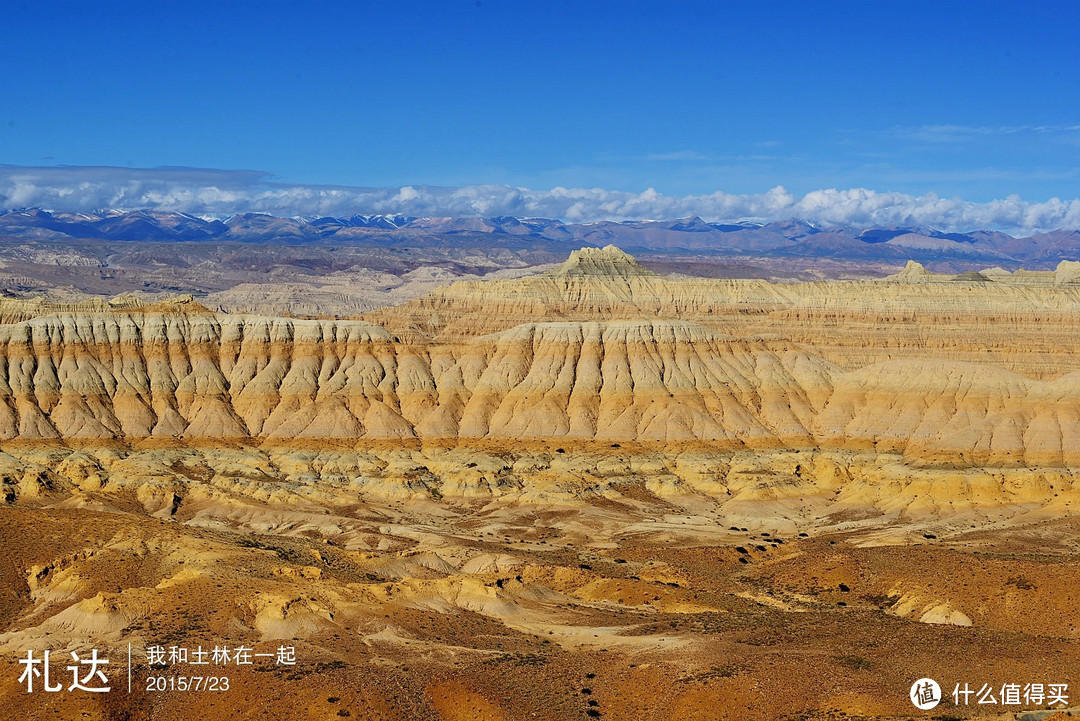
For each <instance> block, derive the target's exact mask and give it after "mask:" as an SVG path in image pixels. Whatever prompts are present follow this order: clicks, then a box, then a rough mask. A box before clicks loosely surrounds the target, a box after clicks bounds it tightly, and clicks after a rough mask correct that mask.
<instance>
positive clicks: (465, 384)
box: [0, 311, 1080, 465]
mask: <svg viewBox="0 0 1080 721" xmlns="http://www.w3.org/2000/svg"><path fill="white" fill-rule="evenodd" d="M1078 377H1080V376H1078V375H1077V374H1075V373H1074V374H1069V375H1065V376H1062V377H1059V378H1057V379H1051V380H1043V381H1040V380H1033V379H1031V378H1027V377H1025V376H1021V375H1018V374H1016V373H1013V372H1011V371H1008V370H1005V369H1002V368H997V367H993V366H989V365H980V364H973V363H964V362H956V361H949V362H945V361H940V360H936V359H925V360H911V359H898V360H891V361H882V362H879V363H876V364H873V365H870V366H867V367H864V368H860V369H855V370H844V369H842V368H840V367H838V366H836V365H835V364H832V363H830V362H828V361H827V360H825V359H823V358H821V357H819V356H817V355H815V354H814V353H813V352H811V351H807V350H802V349H799V348H797V347H795V346H794V345H793V344H790V343H786V342H783V341H778V340H752V339H751V340H739V339H734V338H731V337H728V336H723V335H720V334H718V333H716V332H714V331H712V330H710V329H708V328H706V327H704V326H701V325H698V324H694V323H686V322H678V321H644V320H633V321H606V322H585V323H582V322H551V323H526V324H522V325H519V326H516V327H514V328H511V329H509V330H507V331H503V332H500V333H496V334H492V335H487V336H480V337H476V338H471V339H460V340H457V341H447V342H444V343H438V342H436V343H430V342H428V343H419V344H410V343H407V342H402V341H401V340H399V339H397V338H395V337H393V336H391V334H390V333H389V332H388V331H386V330H385V329H383V328H381V327H379V326H376V325H373V324H370V323H365V322H361V321H317V320H292V319H269V318H259V317H250V316H222V315H214V314H208V313H201V314H190V315H184V314H177V313H148V312H128V311H124V312H111V313H82V314H71V315H58V316H48V317H43V318H37V319H34V320H31V321H27V322H23V323H18V324H12V325H6V326H0V438H2V439H5V440H13V439H18V440H40V439H63V440H66V439H81V440H92V439H116V440H120V441H124V442H129V443H130V442H134V441H138V440H140V439H145V438H178V439H187V440H195V439H201V440H215V439H216V440H233V441H235V440H245V441H263V440H278V441H291V440H297V439H305V440H312V441H315V440H341V441H365V440H379V439H395V438H416V439H421V440H441V441H469V440H486V441H504V442H506V443H513V442H515V441H534V440H535V441H544V440H560V439H567V440H577V441H607V442H613V441H616V442H618V441H626V442H660V443H671V442H698V443H705V444H710V445H711V446H712V447H714V448H741V447H793V448H800V447H812V446H819V447H824V448H876V449H878V450H881V451H888V452H896V453H907V454H909V455H911V456H912V457H914V458H919V459H922V460H940V461H947V462H953V463H955V462H966V463H972V464H975V463H977V464H988V463H989V464H1005V465H1008V464H1015V463H1021V462H1032V463H1053V464H1059V465H1060V464H1068V463H1071V462H1073V460H1074V459H1076V458H1078V452H1080V449H1078V447H1077V445H1076V440H1075V439H1076V438H1078V437H1080V434H1077V433H1076V431H1077V430H1078V429H1080V426H1078V424H1080V381H1078V380H1077V378H1078Z"/></svg>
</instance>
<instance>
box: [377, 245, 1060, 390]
mask: <svg viewBox="0 0 1080 721" xmlns="http://www.w3.org/2000/svg"><path fill="white" fill-rule="evenodd" d="M583 252H584V251H582V252H579V253H578V254H577V255H575V257H573V258H571V259H570V260H568V261H567V262H566V263H564V264H563V265H562V266H561V267H559V268H556V269H554V270H552V271H549V272H546V273H543V274H539V275H535V276H530V277H527V278H521V279H517V280H506V281H492V282H459V283H455V284H453V285H451V286H448V287H445V288H441V289H439V290H436V291H434V292H432V293H431V294H430V295H427V296H425V297H423V298H419V299H417V300H413V301H410V302H408V303H405V304H404V305H401V306H397V307H394V308H385V309H380V310H378V311H375V312H373V313H371V314H369V315H367V316H364V317H365V318H366V319H367V320H370V321H372V322H375V323H378V324H380V325H383V326H384V327H387V328H389V329H391V330H392V332H394V333H395V334H396V335H398V336H400V337H402V338H407V339H409V340H411V341H416V342H419V341H427V340H434V341H435V342H456V341H459V340H461V339H467V338H472V337H476V336H478V335H482V334H485V333H494V332H498V331H503V330H507V329H509V328H512V327H514V326H516V325H519V324H521V323H527V322H531V321H536V320H541V319H542V320H556V319H558V320H574V321H596V320H613V319H640V318H647V319H650V320H679V321H692V322H694V323H698V324H701V325H704V326H706V327H709V328H712V329H713V330H715V331H717V332H719V333H723V334H727V335H733V336H736V337H740V338H747V337H759V336H770V337H778V338H783V339H785V340H787V341H789V342H791V343H793V344H797V345H798V346H801V347H805V348H807V349H808V350H811V351H812V352H813V353H815V354H818V355H821V356H822V357H824V358H826V359H827V360H829V361H830V362H832V363H835V364H837V365H839V366H842V367H844V368H847V369H851V370H853V369H856V368H859V367H862V366H865V365H869V364H872V363H876V362H879V361H882V360H888V359H892V358H911V359H925V358H927V357H935V358H939V359H943V360H950V361H969V362H976V363H991V364H993V365H997V366H1001V367H1005V368H1008V369H1009V370H1012V371H1015V372H1018V373H1021V374H1023V375H1027V376H1031V377H1037V378H1053V377H1055V376H1058V375H1061V374H1062V373H1064V372H1068V371H1073V370H1080V355H1078V354H1076V353H1075V352H1073V349H1074V348H1076V347H1077V345H1078V344H1080V285H1078V284H1074V283H1068V282H1058V281H1060V280H1062V279H1064V278H1065V276H1066V275H1067V269H1063V270H1059V273H1058V275H1059V276H1061V277H1060V278H1059V279H1057V280H1056V279H1055V275H1054V273H1049V272H1046V273H1035V272H1032V273H1028V274H1026V275H1025V274H1024V272H1023V271H1017V272H1016V273H1013V274H1006V275H1007V276H1008V278H1005V279H1002V278H1001V277H1000V276H998V277H997V279H996V280H995V278H994V274H993V271H992V269H991V270H988V271H987V272H989V273H990V274H991V275H990V276H985V275H984V276H983V279H982V280H979V279H965V278H963V277H959V278H958V277H957V276H935V275H932V274H927V273H926V272H925V269H922V270H920V268H921V266H919V265H918V264H917V263H913V264H910V265H909V266H908V268H907V270H906V271H905V273H903V274H901V276H900V277H896V278H891V279H883V280H858V281H821V282H813V283H794V284H778V283H770V282H768V281H764V280H731V279H707V278H686V277H666V276H660V275H656V274H652V273H649V272H648V271H647V270H646V269H644V268H641V267H640V266H638V265H637V264H636V263H634V262H633V260H632V259H629V260H628V258H629V256H626V254H624V253H622V252H621V251H618V250H617V249H614V248H605V249H603V250H595V249H589V250H588V251H587V253H586V254H585V255H582V253H583ZM600 258H603V260H600ZM938 281H940V282H938Z"/></svg>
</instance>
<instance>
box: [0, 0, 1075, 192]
mask: <svg viewBox="0 0 1080 721" xmlns="http://www.w3.org/2000/svg"><path fill="white" fill-rule="evenodd" d="M1078 7H1080V6H1077V5H1076V4H1075V3H1068V2H1039V3H1006V2H971V3H950V2H942V1H938V2H933V3H921V2H852V3H808V2H805V1H804V2H741V3H724V2H712V3H692V2H682V3H679V2H675V3H659V2H657V3H643V2H626V1H624V2H610V3H608V2H584V1H582V0H576V1H574V2H543V3H541V2H496V1H495V0H481V1H480V2H477V1H476V0H469V1H468V2H459V1H457V0H443V1H440V2H369V3H310V2H296V3H284V2H277V3H275V2H270V3H230V2H213V3H199V2H185V3H180V2H138V3H134V2H131V3H128V2H9V3H6V10H5V16H6V17H5V20H4V22H3V23H0V70H2V71H3V77H4V78H5V80H6V83H5V86H6V92H5V93H4V94H3V98H2V99H0V163H2V164H5V165H9V166H43V165H45V166H50V165H76V166H120V167H133V168H155V167H160V166H187V167H198V168H219V169H247V170H259V171H264V172H267V173H270V174H271V175H272V176H273V178H274V179H275V180H276V181H280V182H283V183H293V184H332V185H350V186H365V187H384V186H387V187H399V186H402V185H424V184H429V185H445V186H459V185H468V184H478V183H490V184H505V185H510V186H524V187H528V188H534V189H550V188H554V187H557V186H563V187H571V188H594V187H597V188H605V189H608V190H611V191H625V192H631V193H639V192H641V191H643V190H645V189H647V188H655V189H656V190H657V191H658V192H660V193H662V194H667V195H671V196H685V195H697V194H706V193H712V192H714V191H724V192H727V193H741V194H755V193H764V192H766V191H768V190H769V189H770V188H774V187H775V186H778V185H782V186H783V187H784V188H785V189H786V190H787V191H789V192H791V193H794V194H796V195H802V194H805V193H808V192H810V191H813V190H817V189H824V188H869V189H873V190H876V191H879V192H883V191H895V192H900V193H907V194H912V195H923V194H926V193H936V194H938V195H940V196H944V197H954V196H959V197H962V198H963V199H964V200H966V201H974V202H983V201H988V200H991V199H995V198H1004V197H1006V196H1008V195H1010V194H1018V195H1019V196H1021V197H1022V198H1023V199H1024V200H1030V201H1042V200H1046V199H1048V198H1052V197H1060V198H1076V197H1078V196H1080V163H1078V158H1080V72H1078V68H1080V43H1077V42H1076V38H1075V32H1076V31H1075V28H1076V27H1078V26H1080V22H1078V21H1080V10H1078V9H1077V8H1078Z"/></svg>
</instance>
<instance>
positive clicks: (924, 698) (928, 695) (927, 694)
mask: <svg viewBox="0 0 1080 721" xmlns="http://www.w3.org/2000/svg"><path fill="white" fill-rule="evenodd" d="M908 695H909V696H910V697H911V703H913V704H915V708H917V709H921V710H922V711H928V710H930V709H932V708H934V707H935V706H937V705H938V704H939V703H941V687H940V686H938V683H937V681H935V680H934V679H932V678H920V679H919V680H918V681H916V682H915V683H913V684H911V693H910V694H908Z"/></svg>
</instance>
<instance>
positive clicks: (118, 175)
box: [0, 166, 1080, 233]
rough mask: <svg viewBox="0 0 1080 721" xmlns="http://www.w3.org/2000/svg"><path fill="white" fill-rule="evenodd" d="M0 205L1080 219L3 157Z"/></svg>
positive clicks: (1044, 223)
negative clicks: (388, 183)
mask: <svg viewBox="0 0 1080 721" xmlns="http://www.w3.org/2000/svg"><path fill="white" fill-rule="evenodd" d="M0 207H3V208H18V207H40V208H47V209H50V210H69V211H84V210H96V209H101V208H116V209H122V210H133V209H150V210H170V211H180V212H187V213H193V214H199V215H219V216H220V215H228V214H231V213H238V212H266V213H273V214H276V215H284V216H292V215H336V216H348V215H352V214H354V213H362V214H371V213H402V214H404V215H414V216H486V217H492V216H498V215H514V216H519V217H522V216H532V217H547V218H562V219H564V220H566V221H569V222H591V221H596V220H639V219H670V218H682V217H688V216H695V215H696V216H700V217H702V218H704V219H705V220H708V221H736V220H759V221H772V220H788V219H791V218H802V219H805V220H809V221H811V222H815V223H820V224H833V225H841V224H842V225H853V226H862V227H869V226H874V225H926V226H932V227H935V228H939V229H942V230H953V231H962V230H974V229H982V228H988V229H994V230H1003V231H1005V232H1010V233H1033V232H1039V231H1044V230H1050V229H1053V228H1080V200H1061V199H1058V198H1052V199H1050V200H1048V201H1045V202H1030V201H1024V200H1021V199H1020V198H1019V197H1017V196H1015V195H1011V196H1008V197H1006V198H1002V199H999V200H993V201H990V202H986V203H974V202H968V201H964V200H960V199H958V198H941V197H938V196H937V195H935V194H933V193H928V194H926V195H921V196H914V195H907V194H903V193H886V192H876V191H873V190H867V189H865V188H851V189H847V190H839V189H824V190H815V191H813V192H810V193H807V194H806V195H804V196H802V197H799V196H796V195H794V194H792V193H790V192H788V191H787V190H785V189H784V188H782V187H779V186H777V187H775V188H773V189H772V190H769V191H768V192H765V193H759V194H748V195H741V194H733V193H724V192H722V191H717V192H715V193H710V194H706V195H689V196H667V195H664V194H662V193H659V192H657V191H656V190H655V189H653V188H648V189H647V190H645V191H643V192H641V193H629V192H621V191H613V190H605V189H603V188H562V187H556V188H552V189H551V190H530V189H528V188H515V187H510V186H506V185H467V186H462V187H458V188H441V187H428V186H404V187H401V188H359V187H344V186H322V185H300V184H286V183H278V182H273V181H272V180H271V179H270V177H269V176H267V175H266V174H263V173H257V172H250V171H226V170H209V169H197V168H153V169H145V168H134V169H133V168H108V167H55V168H29V167H15V166H0Z"/></svg>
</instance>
